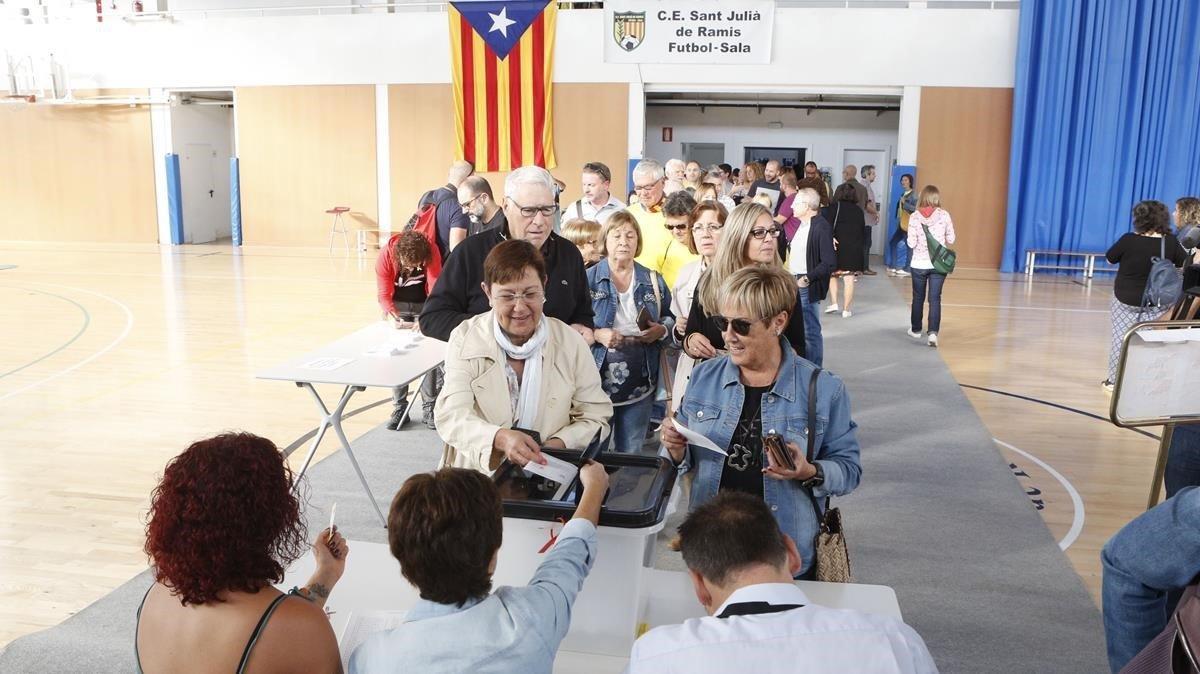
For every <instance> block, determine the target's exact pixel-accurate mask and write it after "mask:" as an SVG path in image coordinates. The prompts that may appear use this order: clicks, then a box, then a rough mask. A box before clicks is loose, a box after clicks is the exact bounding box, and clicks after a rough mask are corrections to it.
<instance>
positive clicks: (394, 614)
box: [338, 611, 408, 672]
mask: <svg viewBox="0 0 1200 674" xmlns="http://www.w3.org/2000/svg"><path fill="white" fill-rule="evenodd" d="M406 615H408V612H407V611H357V612H351V613H350V615H349V616H348V617H347V618H346V626H345V627H343V628H342V635H341V638H339V639H338V650H340V651H341V652H342V671H343V672H348V671H350V655H351V654H352V653H353V652H354V649H355V648H358V647H359V646H360V645H361V644H362V643H363V642H364V641H366V640H367V639H369V638H370V637H371V635H372V634H375V633H377V632H386V631H388V630H392V629H396V628H397V627H400V626H401V625H403V624H404V617H405V616H406Z"/></svg>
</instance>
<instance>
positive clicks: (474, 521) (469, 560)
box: [350, 340, 608, 674]
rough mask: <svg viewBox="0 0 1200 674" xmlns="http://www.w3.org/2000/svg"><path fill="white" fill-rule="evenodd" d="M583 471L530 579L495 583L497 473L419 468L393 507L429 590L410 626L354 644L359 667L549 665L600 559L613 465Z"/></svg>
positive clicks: (420, 580) (398, 554) (403, 544)
mask: <svg viewBox="0 0 1200 674" xmlns="http://www.w3.org/2000/svg"><path fill="white" fill-rule="evenodd" d="M580 343H581V344H582V340H580ZM579 481H580V483H581V484H582V486H583V495H582V497H581V499H580V501H579V507H578V508H576V509H575V515H574V517H573V518H572V519H571V521H570V522H567V524H566V525H565V526H563V528H562V530H561V531H560V532H559V533H558V540H557V542H556V543H555V545H554V547H553V548H551V549H550V551H549V552H547V553H546V556H545V559H544V560H543V561H542V563H541V564H540V565H539V566H538V568H537V570H536V571H534V573H533V578H532V579H531V580H530V581H529V584H528V585H526V586H524V587H501V588H498V589H497V590H496V591H495V592H492V591H491V588H492V573H493V572H494V571H495V569H496V559H497V556H498V554H499V551H500V541H501V535H502V532H503V516H504V509H503V506H502V504H501V498H500V492H499V490H498V489H497V487H496V485H495V483H494V482H492V480H491V479H490V478H488V477H487V476H486V475H484V474H482V473H480V472H478V471H474V470H467V469H462V468H443V469H441V470H439V471H437V472H436V473H422V474H419V475H414V476H412V477H410V478H409V479H408V480H407V481H406V482H405V483H404V486H402V487H401V488H400V492H399V493H397V494H396V498H395V499H393V500H392V507H391V510H390V511H389V512H388V545H389V546H390V548H391V551H392V555H393V556H395V558H396V559H397V560H398V561H399V562H400V573H401V574H403V576H404V578H405V579H407V580H408V581H409V582H410V583H412V584H413V585H414V586H416V587H417V589H418V590H419V591H420V593H421V598H420V599H419V600H418V601H417V603H416V604H415V605H414V606H413V607H412V608H411V609H409V611H408V614H407V616H405V622H404V624H403V625H402V626H400V627H398V628H396V629H393V630H389V631H386V632H381V633H379V634H375V635H373V636H372V637H370V638H369V639H367V640H366V641H365V642H363V644H362V645H361V646H359V647H358V648H356V649H355V650H354V652H353V653H352V654H351V656H350V672H351V674H375V673H377V672H379V673H382V672H425V673H433V674H436V673H438V672H447V673H451V672H453V673H457V672H472V673H474V674H484V673H486V672H523V673H525V672H528V673H531V674H542V673H544V674H550V672H551V671H552V670H553V668H554V658H555V655H556V654H557V653H558V646H559V643H560V642H561V641H562V640H563V637H565V636H566V635H567V630H568V629H569V628H570V625H571V606H572V604H574V603H575V597H576V596H577V595H578V594H579V591H580V590H581V589H582V588H583V581H584V579H586V578H587V575H588V572H589V571H590V570H591V568H592V563H593V562H594V561H595V559H596V525H597V523H598V522H599V521H600V506H601V505H602V503H603V502H604V494H605V492H606V491H607V490H608V473H607V472H605V470H604V466H602V465H600V464H598V463H595V462H589V463H587V464H585V465H584V466H583V468H582V469H580V471H579Z"/></svg>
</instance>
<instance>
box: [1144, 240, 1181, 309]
mask: <svg viewBox="0 0 1200 674" xmlns="http://www.w3.org/2000/svg"><path fill="white" fill-rule="evenodd" d="M1181 295H1183V278H1181V277H1180V276H1179V272H1178V271H1176V269H1175V263H1174V262H1172V261H1171V260H1169V259H1167V237H1166V236H1163V237H1162V238H1160V239H1159V255H1158V257H1152V258H1150V274H1149V276H1147V277H1146V289H1145V290H1144V291H1142V308H1143V309H1149V308H1151V307H1154V308H1156V309H1159V310H1162V309H1166V308H1170V307H1173V306H1175V303H1176V302H1178V301H1179V297H1180V296H1181Z"/></svg>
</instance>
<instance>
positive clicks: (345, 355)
mask: <svg viewBox="0 0 1200 674" xmlns="http://www.w3.org/2000/svg"><path fill="white" fill-rule="evenodd" d="M392 343H394V344H397V345H401V344H403V345H404V348H403V352H402V353H400V354H398V355H390V356H385V355H373V354H370V353H368V352H370V351H371V350H373V349H379V348H380V347H383V346H385V345H387V344H392ZM445 358H446V343H445V342H442V341H440V340H436V339H433V338H432V337H425V336H423V335H420V333H415V332H412V331H408V330H397V329H396V328H393V327H392V326H391V325H390V324H388V323H386V322H382V321H381V322H379V323H374V324H371V325H368V326H367V327H365V328H362V329H361V330H358V331H356V332H354V333H352V334H350V335H347V336H345V337H343V338H341V339H339V340H337V341H335V342H331V343H329V344H326V345H325V346H322V347H321V348H319V349H317V350H315V351H311V352H309V353H306V354H304V355H303V356H300V357H299V358H294V359H292V360H289V361H287V362H286V363H283V364H282V365H277V366H275V367H272V368H269V369H266V370H263V371H262V372H259V373H258V374H257V375H255V376H256V377H257V378H259V379H274V380H279V381H290V382H295V384H296V385H297V386H299V387H301V388H306V389H308V392H309V393H311V394H312V396H313V399H314V400H315V401H316V403H317V408H318V409H319V410H320V416H321V423H320V425H319V426H318V427H317V435H316V437H314V438H313V441H312V445H311V446H310V447H309V449H308V456H306V457H304V464H303V465H302V466H301V467H300V472H298V473H296V481H297V482H299V480H300V478H301V477H303V476H304V472H305V471H306V470H308V464H309V463H311V462H312V458H313V455H315V454H316V453H317V447H318V446H319V445H320V444H321V440H322V438H324V437H325V431H326V430H327V429H329V428H330V427H332V428H333V432H334V433H336V434H337V437H338V440H339V441H340V442H341V443H342V449H343V450H345V451H346V456H347V457H349V458H350V463H351V464H352V465H353V466H354V472H356V473H358V480H359V482H361V483H362V486H363V489H364V490H365V491H366V492H367V498H368V499H370V501H371V505H372V506H373V507H374V508H375V513H376V514H377V515H379V522H380V524H382V525H384V526H387V519H386V518H384V516H383V511H382V510H380V508H379V503H378V502H376V501H375V496H374V495H373V494H371V488H370V487H369V486H368V485H367V479H366V478H365V477H364V476H363V472H362V469H361V468H359V466H358V460H357V459H356V458H354V451H353V450H352V449H350V442H349V441H348V440H347V439H346V433H345V432H344V431H343V430H342V413H343V412H344V411H345V409H346V404H347V403H349V402H350V397H351V396H353V395H354V394H355V392H357V391H364V390H366V389H367V387H373V386H377V387H380V388H387V389H392V388H396V387H397V386H407V385H409V384H411V383H412V382H414V381H416V380H417V379H419V378H420V377H422V376H423V375H424V374H425V373H426V372H428V371H430V370H432V369H433V368H435V367H437V366H438V365H440V364H441V363H442V361H443V360H445ZM329 359H335V360H336V359H341V360H348V361H349V362H346V363H344V364H342V365H340V366H338V367H336V368H333V369H324V368H322V367H320V366H319V365H318V364H317V363H316V361H320V360H329ZM313 384H336V385H338V386H342V387H344V388H343V390H342V396H341V398H340V399H339V400H338V403H337V405H335V406H334V408H333V411H332V412H331V411H329V408H328V407H327V406H326V405H325V401H323V400H321V396H320V394H318V393H317V389H316V388H314V387H313ZM415 399H416V398H415V396H414V398H413V400H415ZM412 402H413V401H412V400H410V401H409V407H411V406H412ZM404 414H405V416H408V409H405V410H404Z"/></svg>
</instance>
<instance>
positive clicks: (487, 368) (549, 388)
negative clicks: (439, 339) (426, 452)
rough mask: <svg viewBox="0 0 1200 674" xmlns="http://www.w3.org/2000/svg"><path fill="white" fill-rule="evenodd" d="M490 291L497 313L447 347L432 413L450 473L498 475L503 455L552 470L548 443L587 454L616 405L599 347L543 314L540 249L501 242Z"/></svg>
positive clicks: (488, 269) (487, 272)
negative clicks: (603, 379) (596, 356)
mask: <svg viewBox="0 0 1200 674" xmlns="http://www.w3.org/2000/svg"><path fill="white" fill-rule="evenodd" d="M483 291H484V293H486V295H487V299H488V303H489V305H490V306H491V310H490V311H488V312H485V313H483V314H480V315H478V316H475V317H472V318H468V319H467V320H465V321H463V322H462V323H461V324H460V325H459V326H458V327H457V328H455V329H454V332H452V333H451V334H450V340H449V343H448V344H447V346H446V380H445V384H444V386H443V388H442V394H441V396H440V397H439V398H438V401H437V406H436V407H435V410H434V413H435V415H436V418H437V427H438V433H439V434H440V435H441V436H442V439H443V440H445V441H446V444H447V449H446V453H445V455H444V456H443V457H442V467H445V466H454V467H458V468H473V469H475V470H479V471H482V472H485V473H490V472H492V471H494V470H495V469H496V468H497V467H498V466H499V465H500V462H501V461H503V460H504V459H508V460H510V461H512V462H514V463H516V464H517V465H520V466H524V465H525V464H527V463H529V462H530V461H536V462H538V463H543V464H544V463H545V462H546V459H545V457H543V456H542V453H541V448H542V447H557V448H565V447H569V448H572V449H583V448H585V447H587V446H588V445H589V444H590V443H591V442H592V440H593V439H594V438H595V437H596V436H597V435H604V434H607V433H608V426H609V421H608V420H609V418H611V417H612V413H613V409H612V403H611V402H609V400H608V396H607V395H605V393H604V390H603V389H602V388H601V386H600V374H599V373H598V372H597V371H596V364H595V362H594V361H593V359H592V354H591V351H590V350H589V349H588V346H587V344H586V343H585V341H584V340H582V339H580V338H579V335H577V334H575V333H574V332H573V331H572V329H571V328H570V327H569V326H568V325H567V324H566V323H563V322H562V321H560V320H558V319H556V318H550V317H549V316H545V315H543V313H542V308H543V304H544V303H545V301H546V263H545V261H544V260H543V258H542V254H541V253H540V252H539V251H538V249H537V248H535V247H534V246H533V245H532V244H530V243H529V242H528V241H522V240H519V239H510V240H508V241H505V242H503V243H500V244H498V245H497V246H496V247H495V248H493V249H492V250H491V252H490V253H488V255H487V258H486V259H485V260H484V262H483ZM588 309H589V310H590V309H591V306H590V304H589V306H588Z"/></svg>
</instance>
